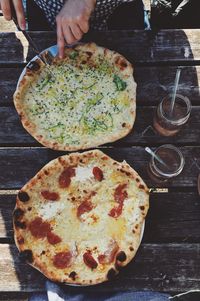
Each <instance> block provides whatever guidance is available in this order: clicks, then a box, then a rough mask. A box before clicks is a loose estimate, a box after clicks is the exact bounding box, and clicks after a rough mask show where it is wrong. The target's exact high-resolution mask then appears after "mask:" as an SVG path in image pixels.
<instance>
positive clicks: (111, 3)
mask: <svg viewBox="0 0 200 301" xmlns="http://www.w3.org/2000/svg"><path fill="white" fill-rule="evenodd" d="M133 1H134V0H96V6H95V9H94V12H93V14H92V16H91V28H92V29H94V30H106V29H107V21H108V18H109V17H110V16H111V15H112V13H113V12H114V10H115V9H116V8H117V7H118V6H119V5H120V4H122V3H125V2H133Z"/></svg>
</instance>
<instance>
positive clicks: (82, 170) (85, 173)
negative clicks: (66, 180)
mask: <svg viewBox="0 0 200 301" xmlns="http://www.w3.org/2000/svg"><path fill="white" fill-rule="evenodd" d="M91 178H94V175H93V173H92V167H91V166H89V167H82V166H78V167H77V168H76V176H75V177H74V179H73V180H75V181H79V182H84V181H86V180H88V179H91Z"/></svg>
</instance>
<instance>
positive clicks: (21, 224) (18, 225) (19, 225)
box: [15, 221, 26, 229]
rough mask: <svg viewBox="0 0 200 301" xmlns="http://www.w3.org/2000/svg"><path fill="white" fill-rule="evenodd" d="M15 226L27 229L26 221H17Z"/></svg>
mask: <svg viewBox="0 0 200 301" xmlns="http://www.w3.org/2000/svg"><path fill="white" fill-rule="evenodd" d="M15 227H16V228H20V229H26V223H25V222H19V221H15Z"/></svg>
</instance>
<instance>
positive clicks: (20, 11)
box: [12, 0, 26, 30]
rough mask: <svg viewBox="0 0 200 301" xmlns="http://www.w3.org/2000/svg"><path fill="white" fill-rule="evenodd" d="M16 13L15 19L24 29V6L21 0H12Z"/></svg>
mask: <svg viewBox="0 0 200 301" xmlns="http://www.w3.org/2000/svg"><path fill="white" fill-rule="evenodd" d="M12 1H13V5H14V8H15V11H16V15H17V21H18V24H19V26H20V28H21V29H22V30H25V29H26V19H25V15H24V7H23V4H22V1H21V0H12Z"/></svg>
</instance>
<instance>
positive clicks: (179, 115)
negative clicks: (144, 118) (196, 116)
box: [153, 94, 191, 136]
mask: <svg viewBox="0 0 200 301" xmlns="http://www.w3.org/2000/svg"><path fill="white" fill-rule="evenodd" d="M190 112H191V103H190V100H189V99H188V98H187V97H186V96H182V95H180V94H177V95H176V98H175V103H174V107H173V110H172V94H169V95H167V96H166V97H165V98H164V99H163V100H162V101H161V103H160V104H159V105H158V107H157V110H156V113H155V115H154V119H153V126H154V128H155V130H156V131H157V132H158V133H159V134H160V135H163V136H173V135H175V134H176V133H178V131H179V130H180V129H181V127H182V126H183V125H184V124H185V123H186V122H187V121H188V118H189V116H190Z"/></svg>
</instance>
